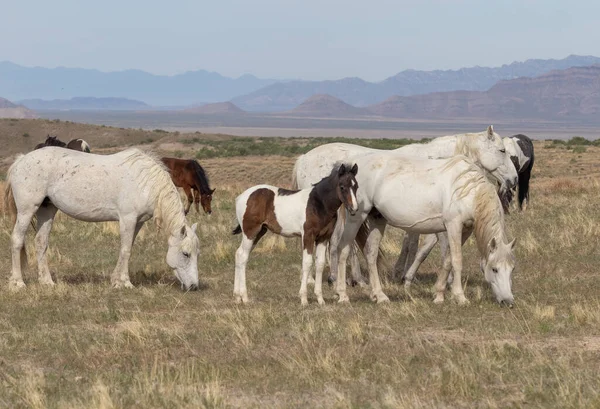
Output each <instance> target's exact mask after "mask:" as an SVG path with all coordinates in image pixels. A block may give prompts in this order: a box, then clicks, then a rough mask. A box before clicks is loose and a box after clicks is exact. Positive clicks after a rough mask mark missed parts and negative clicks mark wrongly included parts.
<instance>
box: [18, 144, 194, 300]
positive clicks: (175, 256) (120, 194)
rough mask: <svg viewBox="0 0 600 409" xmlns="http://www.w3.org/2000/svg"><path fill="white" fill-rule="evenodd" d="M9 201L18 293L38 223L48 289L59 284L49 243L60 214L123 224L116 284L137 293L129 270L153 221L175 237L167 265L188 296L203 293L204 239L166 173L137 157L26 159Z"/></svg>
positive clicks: (49, 151)
mask: <svg viewBox="0 0 600 409" xmlns="http://www.w3.org/2000/svg"><path fill="white" fill-rule="evenodd" d="M7 182H8V183H7V186H6V197H7V198H10V200H11V201H12V206H11V207H12V208H13V209H14V210H15V211H16V221H15V226H14V229H13V233H12V261H13V268H12V276H11V279H10V285H11V286H13V287H23V286H24V285H25V284H24V282H23V278H22V274H21V262H20V259H19V253H20V252H21V249H22V248H23V245H24V239H25V233H26V232H27V227H28V225H29V222H30V220H31V219H32V217H33V216H37V233H36V237H35V241H36V251H37V258H38V268H39V274H40V281H41V282H42V283H45V284H53V281H52V278H51V276H50V271H49V269H48V262H47V260H46V249H47V247H48V236H49V234H50V230H51V228H52V222H53V220H54V216H55V215H56V212H57V211H58V210H61V211H63V212H64V213H66V214H67V215H69V216H71V217H74V218H76V219H79V220H83V221H89V222H100V221H118V222H119V224H120V234H121V251H120V254H119V261H118V262H117V266H116V267H115V270H114V272H113V275H112V277H111V281H112V284H113V285H114V286H115V287H131V286H132V284H131V282H130V280H129V272H128V262H129V256H130V253H131V247H132V245H133V241H134V240H135V237H136V235H137V233H138V232H139V230H140V228H141V227H142V225H143V224H144V222H146V221H148V220H149V219H150V218H152V217H153V216H154V217H155V219H156V222H157V224H158V225H159V226H161V227H162V228H164V230H165V231H166V232H167V233H168V234H169V250H168V252H167V264H168V265H169V266H170V267H171V268H173V269H174V271H175V274H176V276H177V278H178V279H179V280H180V281H181V284H182V286H183V287H184V288H188V289H189V288H197V286H198V265H197V257H198V251H199V249H198V247H199V246H198V238H197V236H196V233H195V230H196V225H194V226H192V227H191V228H190V227H189V226H188V225H187V222H186V220H185V216H184V214H183V205H182V204H181V199H180V198H179V195H178V193H177V190H176V188H175V186H174V185H173V183H172V182H171V178H170V176H169V174H168V172H167V171H166V170H165V168H164V166H163V165H162V164H161V163H160V161H158V160H157V159H156V158H154V157H153V156H150V155H148V154H144V153H142V152H141V151H139V150H137V149H130V150H127V151H124V152H120V153H116V154H114V155H106V156H103V155H93V154H87V153H82V152H78V151H73V150H67V149H61V148H55V147H47V148H44V149H39V150H36V151H33V152H30V153H29V154H27V155H25V156H21V157H19V158H18V159H17V160H16V161H15V163H14V164H13V165H12V166H11V167H10V169H9V172H8V177H7Z"/></svg>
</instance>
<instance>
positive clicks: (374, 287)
mask: <svg viewBox="0 0 600 409" xmlns="http://www.w3.org/2000/svg"><path fill="white" fill-rule="evenodd" d="M386 224H387V222H386V220H385V219H384V218H378V219H371V220H370V222H369V226H368V228H369V233H368V235H367V240H366V242H365V247H364V250H363V251H364V254H365V257H366V259H367V266H368V268H369V283H370V284H371V300H372V301H377V303H378V304H379V303H381V302H388V301H390V299H389V298H388V297H387V295H385V294H384V293H383V290H382V288H381V281H379V272H378V271H377V256H378V255H379V244H380V243H381V239H382V237H383V233H384V231H385V226H386Z"/></svg>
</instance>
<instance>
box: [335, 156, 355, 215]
mask: <svg viewBox="0 0 600 409" xmlns="http://www.w3.org/2000/svg"><path fill="white" fill-rule="evenodd" d="M357 172H358V165H357V164H356V163H355V164H354V166H352V168H351V169H348V168H347V167H346V165H341V166H340V167H339V169H338V172H337V175H338V182H337V186H336V191H337V196H338V199H340V201H341V202H342V203H343V204H344V206H345V207H346V209H347V210H348V212H349V213H350V214H351V215H353V216H354V214H356V212H357V211H358V201H357V200H356V191H357V190H358V182H357V181H356V174H357Z"/></svg>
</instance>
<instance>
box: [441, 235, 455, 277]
mask: <svg viewBox="0 0 600 409" xmlns="http://www.w3.org/2000/svg"><path fill="white" fill-rule="evenodd" d="M437 238H438V240H439V242H440V254H441V256H442V265H443V263H444V260H446V257H448V256H449V253H450V245H449V244H448V233H446V232H443V233H438V234H437ZM448 262H450V261H448ZM453 280H454V274H452V269H450V271H449V273H448V279H447V283H448V284H452V281H453Z"/></svg>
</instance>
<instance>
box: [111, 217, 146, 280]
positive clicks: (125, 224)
mask: <svg viewBox="0 0 600 409" xmlns="http://www.w3.org/2000/svg"><path fill="white" fill-rule="evenodd" d="M142 225H143V223H138V222H137V218H136V217H131V218H121V219H120V220H119V231H120V234H121V249H120V251H119V260H118V261H117V265H116V266H115V269H114V271H113V274H112V277H111V283H112V285H113V287H115V288H121V287H125V288H133V284H131V281H130V280H129V257H131V247H133V241H134V240H135V238H136V236H137V234H138V232H139V231H140V229H141V228H142Z"/></svg>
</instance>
